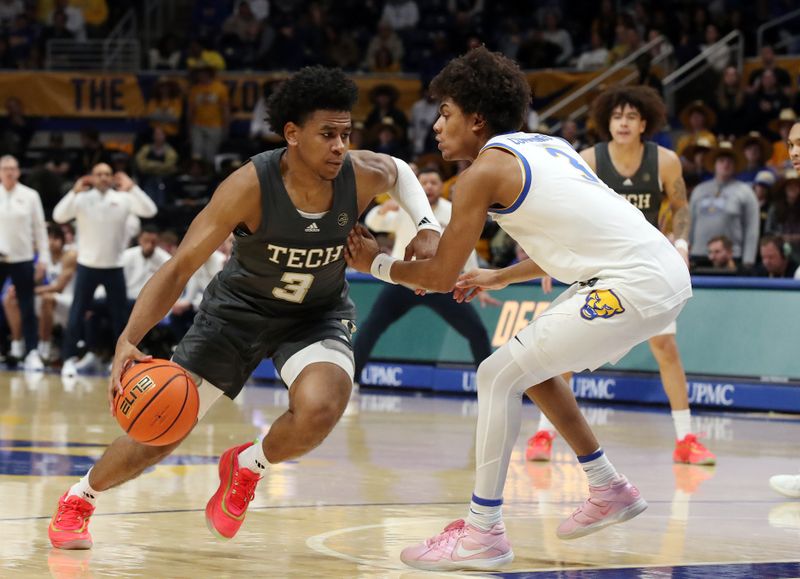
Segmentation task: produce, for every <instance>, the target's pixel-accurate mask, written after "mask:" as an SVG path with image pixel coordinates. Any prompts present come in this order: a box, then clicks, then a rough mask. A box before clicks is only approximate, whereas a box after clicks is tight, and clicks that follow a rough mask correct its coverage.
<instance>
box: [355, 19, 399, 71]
mask: <svg viewBox="0 0 800 579" xmlns="http://www.w3.org/2000/svg"><path fill="white" fill-rule="evenodd" d="M382 49H387V50H388V51H389V52H391V54H392V61H393V62H403V55H404V54H405V50H404V48H403V41H402V40H401V38H400V37H399V36H398V35H397V33H396V32H395V31H394V30H393V29H392V27H391V26H390V25H389V24H388V23H387V22H385V21H383V20H381V21H380V22H379V23H378V30H377V32H376V34H375V36H373V37H372V39H371V40H370V41H369V45H368V46H367V53H366V56H365V57H364V63H363V65H362V66H363V68H365V69H367V70H374V69H375V66H376V61H377V57H378V53H379V52H380V51H381V50H382Z"/></svg>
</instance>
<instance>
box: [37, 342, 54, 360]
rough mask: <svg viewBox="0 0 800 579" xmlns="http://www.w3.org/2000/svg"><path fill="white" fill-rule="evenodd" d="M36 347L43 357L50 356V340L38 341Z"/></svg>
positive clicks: (47, 357) (45, 358)
mask: <svg viewBox="0 0 800 579" xmlns="http://www.w3.org/2000/svg"><path fill="white" fill-rule="evenodd" d="M36 349H37V350H38V351H39V355H40V356H41V357H42V358H43V359H44V360H47V359H49V358H50V350H51V349H52V345H51V343H50V342H41V341H40V342H39V345H38V346H36Z"/></svg>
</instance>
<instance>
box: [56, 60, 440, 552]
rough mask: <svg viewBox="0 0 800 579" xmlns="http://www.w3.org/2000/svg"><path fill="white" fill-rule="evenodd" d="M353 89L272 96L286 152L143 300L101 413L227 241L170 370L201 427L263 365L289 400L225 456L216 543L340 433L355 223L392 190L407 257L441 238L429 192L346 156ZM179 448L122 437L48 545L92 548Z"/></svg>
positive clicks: (392, 164) (71, 495)
mask: <svg viewBox="0 0 800 579" xmlns="http://www.w3.org/2000/svg"><path fill="white" fill-rule="evenodd" d="M356 98H357V88H356V86H355V84H354V83H353V82H352V81H350V80H349V79H348V78H347V77H346V76H345V75H344V74H343V73H342V72H341V71H340V70H336V69H326V68H322V67H312V68H306V69H303V70H301V71H300V72H298V73H296V74H295V75H293V76H292V77H290V78H289V79H287V80H286V81H285V82H284V83H283V84H282V85H281V86H280V88H279V89H277V90H276V91H275V92H274V93H273V94H272V96H271V97H270V100H269V103H268V111H269V121H270V124H271V126H273V127H275V128H276V129H277V128H281V130H282V131H283V135H284V137H285V139H286V142H287V146H286V147H285V148H282V149H278V150H275V151H270V152H266V153H261V154H259V155H256V156H255V157H253V158H252V160H251V161H252V162H250V163H247V164H245V165H244V166H242V167H241V168H240V169H239V170H237V171H236V172H235V173H233V174H232V175H231V176H230V177H228V179H226V180H225V181H224V182H223V183H222V184H221V185H220V186H219V188H218V189H217V191H216V192H215V193H214V196H213V198H212V199H211V201H210V202H209V204H208V206H207V207H206V208H205V209H204V210H203V211H202V212H201V213H200V214H199V215H198V216H197V218H195V220H194V221H193V223H192V225H191V227H190V228H189V230H188V232H187V233H186V236H185V238H184V240H183V242H182V243H181V245H180V247H179V248H178V250H177V252H176V253H175V256H174V257H173V258H172V259H170V260H169V261H168V262H167V263H166V264H165V265H164V266H163V267H161V268H160V269H159V270H158V272H156V274H155V275H154V276H153V277H152V278H151V279H150V281H149V282H148V283H147V284H146V285H145V287H144V288H143V289H142V292H141V293H140V295H139V298H138V300H137V301H136V305H135V307H134V309H133V312H132V314H131V317H130V320H129V322H128V325H127V326H126V328H125V330H124V332H123V333H122V335H121V336H120V338H119V341H118V342H117V348H116V353H115V356H114V362H113V366H112V373H111V381H110V384H109V390H108V402H109V406H110V408H111V412H112V414H113V412H114V405H113V400H114V396H115V395H116V394H117V393H121V391H122V389H121V385H120V375H121V374H122V372H123V371H124V370H125V369H126V368H128V367H130V365H131V364H132V363H133V362H135V361H142V360H146V359H148V357H147V356H145V355H144V354H143V353H142V352H140V351H139V350H138V349H137V347H136V345H137V344H138V343H139V342H140V341H141V339H142V338H143V337H144V335H145V334H146V333H147V332H148V331H149V330H150V329H151V328H152V327H153V326H155V325H156V324H157V323H158V322H159V321H160V320H161V319H162V318H163V317H164V316H165V315H166V314H167V313H168V312H169V310H170V308H171V306H172V304H174V303H175V301H176V300H177V299H178V297H179V296H180V294H181V291H182V290H183V288H184V286H185V285H186V283H187V282H188V280H189V278H190V277H191V276H192V274H193V273H194V272H195V271H196V270H197V269H198V268H199V267H200V266H201V265H202V264H203V263H205V262H206V260H207V259H208V258H209V256H210V255H211V254H212V253H213V251H214V250H215V249H216V248H217V247H218V246H219V245H220V244H221V243H222V242H223V241H224V240H225V239H226V238H227V237H228V235H230V233H231V232H232V231H233V232H234V234H235V242H234V250H233V256H232V257H231V259H230V260H229V261H228V263H227V264H226V266H225V268H224V269H223V271H222V272H220V274H218V275H217V277H216V278H215V279H214V280H213V281H212V282H211V283H210V285H209V287H208V288H207V289H206V292H205V295H204V298H203V303H202V304H201V306H200V311H199V312H198V314H197V316H196V318H195V321H194V325H193V326H192V328H191V329H190V330H189V332H188V333H187V334H186V336H185V337H184V339H183V340H182V341H181V343H180V344H179V345H178V348H177V350H176V352H175V356H174V360H175V362H177V363H178V364H180V365H181V366H183V367H184V368H186V369H187V370H188V371H189V372H190V373H191V374H192V375H193V377H194V378H195V381H196V383H197V384H198V389H199V394H200V410H199V416H198V420H199V419H201V418H202V417H203V415H204V414H205V413H206V411H207V410H208V409H209V407H210V406H211V405H212V404H213V403H214V401H215V400H217V399H218V398H219V397H220V396H221V395H222V394H225V395H226V396H228V397H230V398H234V397H235V396H236V395H237V394H238V393H239V391H240V390H241V389H242V386H243V385H244V383H245V381H246V380H247V378H248V377H249V376H250V374H251V373H252V371H253V370H254V369H255V368H256V366H257V365H258V363H259V362H260V361H261V360H262V359H263V358H264V357H271V358H272V359H273V361H274V362H275V366H276V368H277V370H278V372H279V373H280V376H281V378H282V379H283V381H284V382H285V384H286V385H287V387H288V388H289V409H288V411H287V412H286V413H285V414H283V415H282V416H280V417H279V418H278V419H277V420H276V421H275V422H274V423H273V424H272V426H271V427H270V430H269V433H268V434H266V435H265V436H263V437H262V438H259V440H257V441H256V443H252V442H250V443H245V444H241V445H237V446H234V447H233V448H230V449H228V450H226V451H225V452H224V453H223V455H222V457H221V459H220V466H219V472H220V486H219V488H218V490H217V492H216V494H214V496H213V497H212V498H211V500H210V501H209V502H208V504H207V506H206V522H207V524H208V527H209V529H210V530H211V531H212V533H214V534H215V535H216V536H217V537H218V538H220V539H223V540H227V539H230V538H232V537H233V536H234V535H235V534H236V532H237V531H238V530H239V528H240V526H241V524H242V522H243V521H244V518H245V515H246V511H247V506H248V504H249V503H250V501H251V500H252V499H253V495H254V492H255V488H256V484H257V483H258V481H259V480H260V479H261V477H262V476H264V475H265V474H266V473H267V471H268V466H269V464H275V463H279V462H283V461H286V460H289V459H293V458H296V457H298V456H302V455H304V454H306V453H307V452H308V451H310V450H311V449H313V448H314V447H316V446H317V445H319V444H320V443H321V442H322V441H323V440H324V439H325V437H327V436H328V434H329V433H330V432H331V430H332V429H333V427H334V426H335V425H336V423H337V422H338V420H339V418H340V417H341V415H342V413H343V412H344V409H345V406H346V405H347V402H348V400H349V398H350V391H351V389H352V384H353V367H354V364H353V354H352V347H351V343H350V333H351V331H352V330H353V327H354V324H353V319H354V318H355V310H354V307H353V304H352V302H351V301H350V299H349V298H348V286H347V282H346V280H345V267H346V265H345V260H344V244H345V241H346V239H347V235H348V233H349V232H350V230H351V229H352V228H353V225H354V224H355V223H356V220H357V218H358V216H359V215H360V214H361V212H362V211H363V210H364V209H365V208H366V207H367V205H369V203H370V202H371V201H372V200H373V199H374V197H375V196H376V195H379V194H381V193H383V192H386V191H389V192H390V194H391V195H392V197H394V199H395V200H396V201H397V202H398V203H399V204H400V205H401V207H403V209H404V210H406V211H408V212H409V214H410V215H411V216H412V217H413V219H414V222H415V223H417V224H418V226H417V230H418V234H417V236H416V237H415V238H414V240H413V241H412V243H411V245H409V248H408V249H407V251H406V255H407V256H408V257H411V256H417V257H420V258H427V257H430V256H432V255H433V254H434V253H435V251H436V247H437V246H438V241H439V236H440V233H441V228H440V227H439V224H438V223H437V221H436V219H435V217H434V215H433V211H432V210H431V207H430V205H429V204H428V201H427V197H426V195H425V192H424V191H423V190H422V187H421V186H420V185H419V182H418V181H417V179H416V177H415V175H414V173H413V172H412V171H411V169H410V167H409V166H408V165H407V164H406V163H405V162H403V161H401V160H399V159H395V158H393V157H389V156H387V155H382V154H377V153H372V152H369V151H353V152H349V153H348V143H349V137H350V131H351V127H352V123H351V116H350V111H351V109H352V107H353V105H354V104H355V101H356ZM178 444H179V443H176V444H172V445H169V446H163V447H154V446H145V445H142V444H139V443H137V442H135V441H134V440H132V439H131V438H129V437H128V436H121V437H120V438H118V439H117V440H115V441H114V442H113V443H112V444H111V446H110V447H109V448H108V449H107V450H106V452H105V453H104V454H103V456H102V457H101V458H100V460H99V461H98V462H97V463H96V464H95V465H94V466H93V467H92V468H91V469H90V470H89V472H88V473H87V474H86V476H84V477H83V478H82V479H81V481H79V482H78V483H76V484H75V485H73V486H72V488H70V489H69V490H68V491H67V492H66V493H64V495H63V496H62V497H61V499H60V500H59V506H58V511H57V512H56V514H55V516H54V517H53V519H52V521H51V524H50V528H49V536H50V541H51V543H52V544H53V546H55V547H57V548H62V549H87V548H90V547H91V545H92V539H91V535H90V534H89V530H88V522H89V517H90V516H91V515H92V513H93V512H94V503H95V500H96V499H97V495H98V494H99V493H100V492H102V491H105V490H107V489H110V488H112V487H114V486H117V485H119V484H122V483H123V482H125V481H127V480H130V479H132V478H134V477H136V476H137V475H139V474H140V473H142V472H143V471H144V470H145V469H146V468H147V467H149V466H151V465H154V464H156V463H158V462H160V461H161V460H162V459H163V458H165V457H166V456H167V455H169V454H170V453H171V452H172V451H173V450H174V449H175V448H176V447H177V446H178Z"/></svg>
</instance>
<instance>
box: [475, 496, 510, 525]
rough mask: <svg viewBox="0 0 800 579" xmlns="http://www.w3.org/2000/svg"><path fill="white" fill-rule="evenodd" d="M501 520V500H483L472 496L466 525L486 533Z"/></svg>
mask: <svg viewBox="0 0 800 579" xmlns="http://www.w3.org/2000/svg"><path fill="white" fill-rule="evenodd" d="M502 520H503V499H497V500H491V501H489V500H485V499H481V498H479V497H476V496H475V495H472V501H470V503H469V514H468V515H467V524H470V525H472V526H473V527H477V528H479V529H481V530H482V531H488V530H489V529H491V528H492V526H494V525H496V524H497V523H499V522H500V521H502Z"/></svg>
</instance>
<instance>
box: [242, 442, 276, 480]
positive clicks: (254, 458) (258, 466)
mask: <svg viewBox="0 0 800 579" xmlns="http://www.w3.org/2000/svg"><path fill="white" fill-rule="evenodd" d="M268 464H269V461H268V460H267V457H266V456H264V445H263V444H262V442H261V437H260V436H259V437H258V439H257V440H256V441H255V442H254V443H253V445H252V446H248V447H247V448H245V449H244V450H243V451H242V452H240V453H239V468H246V469H249V470H251V471H253V472H254V473H256V474H261V475H263V474H264V472H265V471H266V470H267V465H268Z"/></svg>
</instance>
